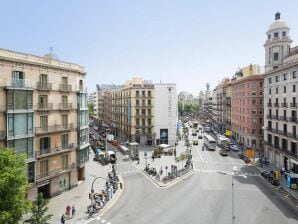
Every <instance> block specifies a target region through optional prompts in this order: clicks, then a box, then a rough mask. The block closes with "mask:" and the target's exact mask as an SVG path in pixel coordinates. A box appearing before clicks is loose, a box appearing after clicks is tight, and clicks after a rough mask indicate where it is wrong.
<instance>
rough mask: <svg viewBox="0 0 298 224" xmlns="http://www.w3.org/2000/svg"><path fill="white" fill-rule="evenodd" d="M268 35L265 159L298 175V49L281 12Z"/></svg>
mask: <svg viewBox="0 0 298 224" xmlns="http://www.w3.org/2000/svg"><path fill="white" fill-rule="evenodd" d="M266 34H267V40H266V42H265V44H264V47H265V75H264V140H265V149H264V156H265V157H266V158H267V159H268V160H269V162H271V163H274V164H275V165H276V166H277V167H279V168H282V167H284V168H285V169H286V170H292V171H293V172H295V173H298V150H297V143H298V134H297V124H298V119H297V101H296V99H297V97H298V95H297V90H296V89H297V86H298V85H297V84H298V77H297V76H298V75H297V71H298V47H291V44H292V40H291V38H290V28H289V26H288V25H287V23H286V22H285V21H284V20H282V19H281V14H280V13H279V12H277V13H276V14H275V20H274V22H273V23H272V24H271V25H270V26H269V29H268V31H267V32H266Z"/></svg>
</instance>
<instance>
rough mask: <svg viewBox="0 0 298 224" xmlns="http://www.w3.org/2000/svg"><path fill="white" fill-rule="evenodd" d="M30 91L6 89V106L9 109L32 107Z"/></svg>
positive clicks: (27, 108)
mask: <svg viewBox="0 0 298 224" xmlns="http://www.w3.org/2000/svg"><path fill="white" fill-rule="evenodd" d="M32 102H33V95H32V91H22V90H15V91H14V90H8V91H7V107H8V109H9V110H29V109H33V103H32Z"/></svg>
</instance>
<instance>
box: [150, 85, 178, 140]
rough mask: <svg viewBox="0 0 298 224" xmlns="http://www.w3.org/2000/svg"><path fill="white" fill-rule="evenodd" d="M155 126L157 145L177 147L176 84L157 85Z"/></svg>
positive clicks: (155, 87)
mask: <svg viewBox="0 0 298 224" xmlns="http://www.w3.org/2000/svg"><path fill="white" fill-rule="evenodd" d="M154 89H155V98H154V105H155V107H154V116H155V118H154V126H155V139H156V144H157V145H158V144H163V143H164V144H169V145H175V142H176V132H177V122H178V107H177V106H178V102H177V101H178V97H177V90H176V84H164V83H162V84H161V83H160V84H155V85H154Z"/></svg>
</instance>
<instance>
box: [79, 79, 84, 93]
mask: <svg viewBox="0 0 298 224" xmlns="http://www.w3.org/2000/svg"><path fill="white" fill-rule="evenodd" d="M79 88H80V91H83V90H84V87H83V80H81V79H80V83H79Z"/></svg>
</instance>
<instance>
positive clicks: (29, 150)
mask: <svg viewBox="0 0 298 224" xmlns="http://www.w3.org/2000/svg"><path fill="white" fill-rule="evenodd" d="M7 147H8V148H14V149H15V150H16V152H17V153H24V154H26V155H27V158H33V156H34V153H33V138H21V139H16V140H12V141H8V142H7Z"/></svg>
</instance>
